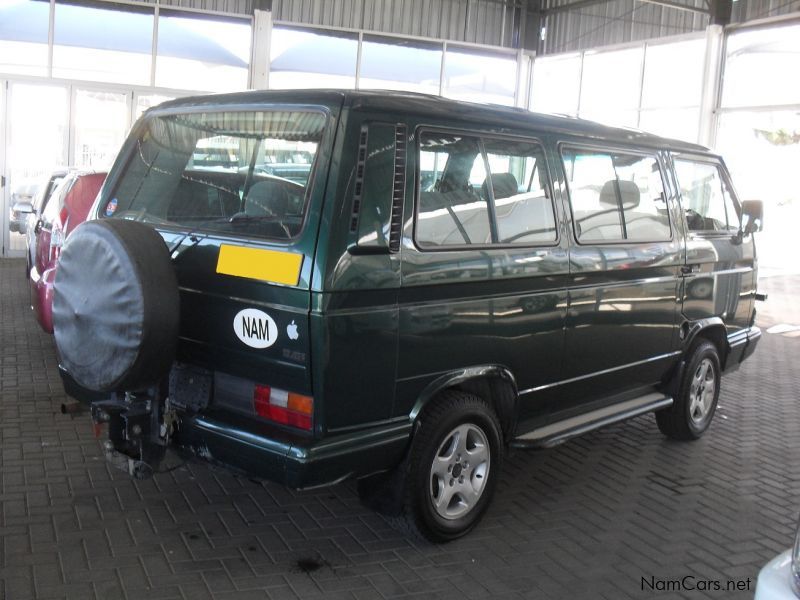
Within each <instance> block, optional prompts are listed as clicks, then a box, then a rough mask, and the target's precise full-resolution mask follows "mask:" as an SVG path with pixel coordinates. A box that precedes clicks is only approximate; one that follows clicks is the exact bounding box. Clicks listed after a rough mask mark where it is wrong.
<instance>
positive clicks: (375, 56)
mask: <svg viewBox="0 0 800 600" xmlns="http://www.w3.org/2000/svg"><path fill="white" fill-rule="evenodd" d="M441 66H442V48H441V46H440V45H433V44H418V43H413V42H393V41H388V40H386V39H385V38H383V39H382V38H374V37H368V36H365V37H364V42H363V45H362V48H361V74H360V80H359V87H361V88H375V89H384V90H402V91H411V92H421V93H424V94H438V93H439V73H440V72H441Z"/></svg>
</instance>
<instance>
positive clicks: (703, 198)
mask: <svg viewBox="0 0 800 600" xmlns="http://www.w3.org/2000/svg"><path fill="white" fill-rule="evenodd" d="M675 173H676V175H677V176H678V185H679V186H680V189H681V200H682V203H683V210H684V212H685V213H686V222H687V224H688V225H689V230H690V231H737V230H738V229H739V214H738V211H737V210H736V205H735V204H734V201H733V198H732V196H731V194H730V192H729V190H728V189H727V187H726V186H725V184H724V182H723V180H722V178H721V177H720V173H719V168H718V167H717V165H713V164H710V163H704V162H695V161H691V160H685V159H676V160H675Z"/></svg>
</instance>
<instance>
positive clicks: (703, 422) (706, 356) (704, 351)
mask: <svg viewBox="0 0 800 600" xmlns="http://www.w3.org/2000/svg"><path fill="white" fill-rule="evenodd" d="M688 357H689V359H688V361H687V363H686V369H685V370H684V372H683V376H682V379H681V381H680V385H679V387H678V394H677V397H676V398H675V401H674V402H673V404H672V406H670V407H669V408H665V409H664V410H660V411H658V412H657V413H656V423H658V428H659V429H660V430H661V433H663V434H664V435H666V436H668V437H671V438H673V439H676V440H696V439H698V438H699V437H700V436H701V435H703V433H704V432H705V430H706V429H708V426H709V425H710V424H711V420H712V419H713V418H714V413H715V412H716V410H717V402H718V400H719V387H720V378H721V373H722V370H721V368H720V360H719V353H718V352H717V347H716V346H715V345H714V344H712V343H711V342H709V341H708V340H705V339H701V340H698V341H697V342H695V343H694V345H693V346H692V349H691V350H690V352H689V353H688Z"/></svg>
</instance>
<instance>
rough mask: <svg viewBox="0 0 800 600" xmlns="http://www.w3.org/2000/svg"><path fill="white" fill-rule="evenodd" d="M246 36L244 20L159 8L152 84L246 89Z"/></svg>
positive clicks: (248, 33) (248, 32) (247, 26)
mask: <svg viewBox="0 0 800 600" xmlns="http://www.w3.org/2000/svg"><path fill="white" fill-rule="evenodd" d="M250 37H251V27H250V22H249V21H247V20H240V19H236V20H225V19H220V18H219V17H214V18H210V17H201V16H193V17H186V16H179V15H178V14H176V13H172V14H171V13H169V12H167V11H161V14H160V16H159V19H158V54H157V57H156V85H157V86H160V87H167V88H177V89H187V90H202V91H209V92H233V91H239V90H244V89H247V77H248V65H249V61H250Z"/></svg>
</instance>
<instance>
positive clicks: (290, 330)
mask: <svg viewBox="0 0 800 600" xmlns="http://www.w3.org/2000/svg"><path fill="white" fill-rule="evenodd" d="M286 335H288V336H289V339H290V340H296V339H297V338H299V337H300V334H299V333H297V324H296V323H295V322H294V319H292V322H291V323H289V324H288V325H287V326H286Z"/></svg>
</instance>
